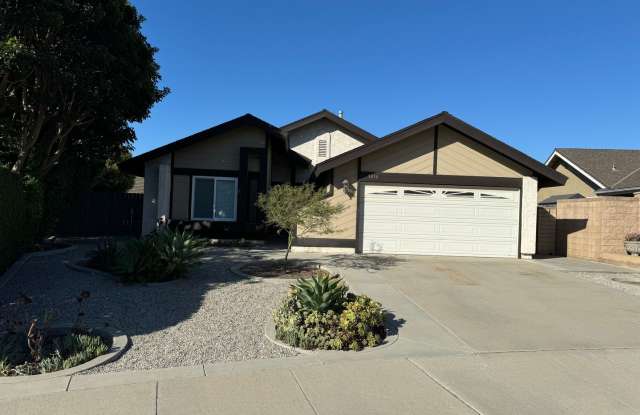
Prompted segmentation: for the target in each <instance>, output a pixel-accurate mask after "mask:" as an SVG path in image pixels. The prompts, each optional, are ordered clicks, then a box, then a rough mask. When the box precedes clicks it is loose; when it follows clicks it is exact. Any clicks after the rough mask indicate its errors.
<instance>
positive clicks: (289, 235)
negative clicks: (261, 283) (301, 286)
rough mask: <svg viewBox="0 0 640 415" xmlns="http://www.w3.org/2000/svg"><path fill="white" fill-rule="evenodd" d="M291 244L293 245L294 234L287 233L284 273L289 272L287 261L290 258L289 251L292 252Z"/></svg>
mask: <svg viewBox="0 0 640 415" xmlns="http://www.w3.org/2000/svg"><path fill="white" fill-rule="evenodd" d="M291 245H293V235H292V234H291V233H289V234H287V252H286V253H285V254H284V273H285V274H286V273H287V261H288V260H289V252H291Z"/></svg>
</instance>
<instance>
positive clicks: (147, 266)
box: [112, 237, 163, 282]
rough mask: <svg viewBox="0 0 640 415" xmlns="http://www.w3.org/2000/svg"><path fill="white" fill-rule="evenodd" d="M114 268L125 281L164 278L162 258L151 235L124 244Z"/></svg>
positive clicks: (145, 280)
mask: <svg viewBox="0 0 640 415" xmlns="http://www.w3.org/2000/svg"><path fill="white" fill-rule="evenodd" d="M112 270H113V272H114V273H116V274H118V275H120V276H121V277H122V280H123V281H125V282H153V281H162V280H163V276H162V269H161V264H160V258H159V256H158V252H157V250H156V248H155V246H154V243H153V240H152V238H150V237H147V238H142V239H133V240H130V241H127V242H126V243H125V244H124V245H122V247H121V248H120V249H119V250H118V255H117V257H116V261H115V263H114V264H113V268H112Z"/></svg>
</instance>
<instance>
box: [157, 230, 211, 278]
mask: <svg viewBox="0 0 640 415" xmlns="http://www.w3.org/2000/svg"><path fill="white" fill-rule="evenodd" d="M154 242H155V246H156V249H157V252H158V256H159V258H160V261H162V263H163V265H164V267H165V270H164V271H165V273H166V274H167V275H168V276H171V277H173V278H180V277H183V276H185V275H186V274H187V272H188V271H189V270H190V269H191V268H193V267H194V266H195V265H197V264H198V262H199V261H200V258H201V257H202V254H203V248H204V246H205V241H204V240H203V239H199V238H196V237H195V236H194V235H193V234H192V233H190V232H186V231H174V230H171V229H164V230H161V231H159V232H158V233H157V234H156V235H155V241H154Z"/></svg>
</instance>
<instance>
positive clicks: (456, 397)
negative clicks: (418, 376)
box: [407, 357, 483, 415]
mask: <svg viewBox="0 0 640 415" xmlns="http://www.w3.org/2000/svg"><path fill="white" fill-rule="evenodd" d="M407 360H408V361H409V363H411V364H412V365H413V366H415V367H416V368H417V369H418V370H419V371H421V372H422V373H424V375H425V376H426V377H428V378H429V379H431V380H432V381H434V382H435V383H436V384H437V385H438V386H440V387H441V388H442V389H444V390H445V391H446V392H448V393H449V394H450V395H451V396H453V397H454V398H455V399H456V400H458V401H460V402H461V403H462V404H463V405H464V406H466V407H467V408H469V409H471V410H472V411H473V412H475V413H476V414H478V415H483V414H482V412H480V410H479V409H477V408H475V407H474V406H473V405H471V404H470V403H469V402H467V401H465V400H464V399H462V397H461V396H460V395H458V394H457V393H455V392H454V391H453V390H451V389H450V388H448V387H447V386H445V385H444V384H443V383H441V382H440V381H438V379H436V378H434V377H433V376H431V374H430V373H429V372H427V370H426V369H425V368H423V367H422V366H420V364H418V362H415V361H414V360H412V359H411V358H410V357H408V358H407Z"/></svg>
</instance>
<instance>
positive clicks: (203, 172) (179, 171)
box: [173, 167, 240, 177]
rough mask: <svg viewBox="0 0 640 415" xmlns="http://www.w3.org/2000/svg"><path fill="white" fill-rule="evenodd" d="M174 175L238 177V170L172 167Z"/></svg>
mask: <svg viewBox="0 0 640 415" xmlns="http://www.w3.org/2000/svg"><path fill="white" fill-rule="evenodd" d="M173 171H174V173H175V174H176V175H185V176H186V175H191V176H220V177H238V176H239V175H240V172H239V171H238V170H215V169H187V168H183V167H176V168H174V169H173Z"/></svg>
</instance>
